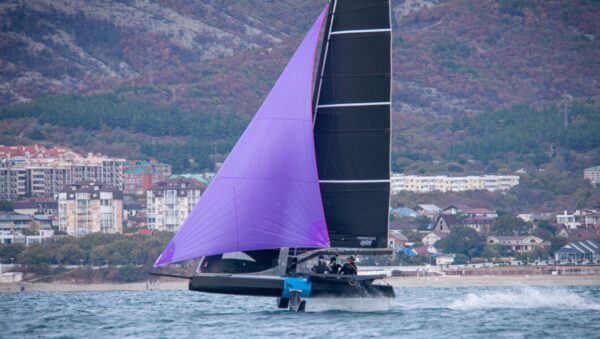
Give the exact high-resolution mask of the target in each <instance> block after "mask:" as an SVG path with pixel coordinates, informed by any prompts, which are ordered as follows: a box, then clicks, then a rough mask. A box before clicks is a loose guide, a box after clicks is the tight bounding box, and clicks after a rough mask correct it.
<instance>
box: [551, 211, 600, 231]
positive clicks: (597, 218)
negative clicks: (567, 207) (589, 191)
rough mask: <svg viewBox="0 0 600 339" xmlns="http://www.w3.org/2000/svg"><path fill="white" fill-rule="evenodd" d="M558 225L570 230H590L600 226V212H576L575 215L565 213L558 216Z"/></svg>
mask: <svg viewBox="0 0 600 339" xmlns="http://www.w3.org/2000/svg"><path fill="white" fill-rule="evenodd" d="M556 223H557V224H563V225H565V226H566V227H567V228H569V229H575V228H579V227H581V228H590V227H595V226H596V225H598V224H600V211H598V210H594V209H583V210H575V212H574V213H573V214H569V213H568V212H567V211H564V212H563V214H557V215H556Z"/></svg>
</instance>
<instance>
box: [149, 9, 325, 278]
mask: <svg viewBox="0 0 600 339" xmlns="http://www.w3.org/2000/svg"><path fill="white" fill-rule="evenodd" d="M327 9H328V8H325V10H323V12H322V13H321V15H320V16H319V18H318V19H317V21H316V22H315V23H314V25H313V26H312V28H311V29H310V31H309V32H308V34H307V35H306V37H305V38H304V40H303V41H302V43H301V44H300V46H299V47H298V49H297V50H296V52H295V53H294V56H293V57H292V59H291V60H290V62H289V63H288V65H287V66H286V68H285V69H284V71H283V73H282V75H281V76H280V77H279V79H278V80H277V82H276V84H275V86H274V87H273V88H272V90H271V92H270V93H269V95H268V96H267V98H266V99H265V101H264V102H263V104H262V105H261V107H260V108H259V110H258V112H257V113H256V115H255V117H254V118H253V119H252V121H251V122H250V124H249V125H248V127H247V128H246V130H245V131H244V133H243V134H242V136H241V137H240V139H239V140H238V142H237V144H236V145H235V147H234V149H233V150H232V151H231V153H230V155H229V157H228V158H227V160H226V161H225V163H224V164H223V166H222V167H221V169H220V170H219V172H218V173H217V175H216V176H215V178H214V179H213V181H212V183H211V184H210V185H209V187H208V188H207V190H206V192H204V194H203V196H202V198H201V199H200V201H199V202H198V204H197V205H196V207H195V208H194V209H193V210H192V212H191V213H190V215H189V216H188V218H187V219H186V221H185V222H184V223H183V224H182V226H181V228H180V230H179V231H178V232H177V234H175V236H174V237H173V239H172V240H171V242H170V243H169V245H168V246H167V247H166V249H165V250H164V252H163V253H162V254H161V256H160V257H159V258H158V260H157V261H156V263H155V266H162V265H166V264H169V263H173V262H178V261H183V260H187V259H194V258H198V257H201V256H210V255H215V254H222V253H226V252H237V251H251V250H262V249H273V248H281V247H308V248H320V247H328V246H329V235H328V232H327V225H326V223H325V217H324V212H323V205H322V201H321V194H320V188H319V178H318V173H317V168H316V156H315V147H314V140H313V119H312V102H313V99H312V94H313V69H314V64H315V54H316V50H317V43H318V40H319V32H320V31H321V28H322V26H323V23H324V21H325V18H326V13H327Z"/></svg>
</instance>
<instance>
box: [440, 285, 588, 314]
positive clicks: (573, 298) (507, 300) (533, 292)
mask: <svg viewBox="0 0 600 339" xmlns="http://www.w3.org/2000/svg"><path fill="white" fill-rule="evenodd" d="M448 308H450V309H453V310H473V309H499V308H500V309H502V308H506V309H534V308H569V309H580V310H600V304H598V303H593V302H588V301H587V300H586V299H585V298H583V297H581V296H580V295H578V294H577V293H574V292H571V291H568V290H565V289H537V288H532V287H522V288H519V289H516V290H514V289H511V290H501V291H494V292H481V293H469V294H467V295H466V296H465V297H463V298H461V299H458V300H455V301H453V302H451V303H450V304H449V305H448Z"/></svg>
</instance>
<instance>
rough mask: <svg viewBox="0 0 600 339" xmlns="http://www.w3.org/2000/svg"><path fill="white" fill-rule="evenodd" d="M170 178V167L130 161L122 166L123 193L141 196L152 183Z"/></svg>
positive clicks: (154, 163)
mask: <svg viewBox="0 0 600 339" xmlns="http://www.w3.org/2000/svg"><path fill="white" fill-rule="evenodd" d="M170 176H171V165H168V164H164V163H160V162H157V161H156V160H151V161H135V160H130V161H127V163H126V164H125V165H124V166H123V192H124V193H125V194H143V193H144V192H145V191H146V190H147V189H149V188H150V187H152V185H153V183H155V182H159V181H164V180H166V179H168V178H169V177H170Z"/></svg>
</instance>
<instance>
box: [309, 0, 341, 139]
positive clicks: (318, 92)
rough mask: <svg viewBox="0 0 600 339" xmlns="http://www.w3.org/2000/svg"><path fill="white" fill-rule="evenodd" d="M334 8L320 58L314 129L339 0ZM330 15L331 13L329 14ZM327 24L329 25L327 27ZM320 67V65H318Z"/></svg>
mask: <svg viewBox="0 0 600 339" xmlns="http://www.w3.org/2000/svg"><path fill="white" fill-rule="evenodd" d="M333 1H334V2H333V8H332V9H331V15H330V16H328V18H327V21H326V26H325V27H326V28H329V31H328V32H326V35H325V36H324V37H323V39H324V40H325V51H324V52H323V58H322V59H321V60H320V64H319V66H321V69H320V72H319V73H320V74H319V87H318V89H317V97H316V100H315V102H314V105H315V107H314V110H313V122H312V123H313V129H314V127H315V124H316V123H317V108H318V107H319V100H320V99H321V88H322V86H323V75H324V74H325V65H326V64H327V54H328V53H329V38H330V36H331V30H332V29H333V20H334V19H335V9H336V7H337V1H336V0H333ZM328 15H329V14H328ZM327 24H328V25H329V27H327ZM317 67H318V66H317Z"/></svg>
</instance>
